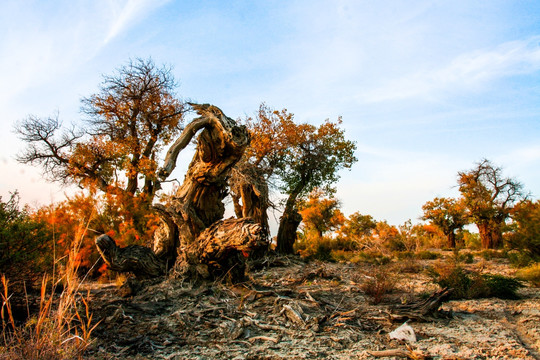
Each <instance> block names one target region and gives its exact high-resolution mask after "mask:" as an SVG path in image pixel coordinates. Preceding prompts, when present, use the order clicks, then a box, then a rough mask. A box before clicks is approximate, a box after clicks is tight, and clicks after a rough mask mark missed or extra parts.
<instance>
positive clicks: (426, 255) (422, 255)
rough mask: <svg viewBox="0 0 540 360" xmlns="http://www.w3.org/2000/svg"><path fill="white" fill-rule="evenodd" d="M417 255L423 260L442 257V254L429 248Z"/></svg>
mask: <svg viewBox="0 0 540 360" xmlns="http://www.w3.org/2000/svg"><path fill="white" fill-rule="evenodd" d="M415 255H416V257H417V258H418V259H421V260H435V259H438V258H440V257H441V254H439V253H436V252H433V251H428V250H423V251H419V252H417V253H416V254H415Z"/></svg>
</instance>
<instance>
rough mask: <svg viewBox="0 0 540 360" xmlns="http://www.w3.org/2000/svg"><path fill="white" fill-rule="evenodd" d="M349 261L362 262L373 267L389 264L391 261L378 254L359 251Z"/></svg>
mask: <svg viewBox="0 0 540 360" xmlns="http://www.w3.org/2000/svg"><path fill="white" fill-rule="evenodd" d="M350 261H351V262H353V263H359V262H363V263H368V264H375V265H386V264H389V263H390V262H391V261H392V259H391V258H390V257H388V256H385V255H383V254H381V253H380V252H374V251H359V252H357V253H356V255H355V256H354V257H353V258H352V259H351V260H350Z"/></svg>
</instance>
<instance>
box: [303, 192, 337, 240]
mask: <svg viewBox="0 0 540 360" xmlns="http://www.w3.org/2000/svg"><path fill="white" fill-rule="evenodd" d="M323 195H324V194H323V193H322V191H320V190H318V189H315V190H313V191H312V192H311V193H310V194H309V196H308V199H307V200H305V201H302V202H300V204H299V206H298V207H299V212H300V215H301V216H302V222H303V224H304V228H305V229H306V230H308V231H313V232H314V233H315V234H316V235H317V237H318V238H319V239H321V238H322V237H323V235H324V234H326V233H327V232H329V231H332V230H335V229H337V228H338V227H339V226H341V225H342V224H343V222H344V221H345V216H344V215H343V213H342V212H341V210H340V209H339V207H340V206H341V204H340V202H339V200H337V199H336V198H334V197H323Z"/></svg>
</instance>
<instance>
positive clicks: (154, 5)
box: [0, 0, 540, 225]
mask: <svg viewBox="0 0 540 360" xmlns="http://www.w3.org/2000/svg"><path fill="white" fill-rule="evenodd" d="M150 57H151V58H152V59H153V60H154V62H155V63H156V64H158V65H160V66H161V65H162V64H164V65H168V66H171V67H172V68H173V75H174V77H175V79H176V80H177V82H178V83H179V87H178V89H177V94H178V96H179V97H180V98H182V99H184V100H191V101H195V102H200V103H212V104H214V105H216V106H218V107H220V108H221V109H222V110H223V111H224V112H225V113H226V114H227V115H228V116H229V117H232V118H243V117H246V116H250V115H253V114H254V113H255V112H256V110H257V109H258V107H259V104H260V103H261V102H265V103H266V104H267V105H268V106H270V107H272V108H275V109H282V108H287V109H288V110H289V111H290V112H292V113H294V114H295V119H296V120H297V121H298V122H309V123H313V124H316V125H318V124H320V123H322V122H323V121H324V120H325V119H330V120H336V119H337V118H338V117H339V116H341V117H342V118H343V127H344V128H345V132H346V137H347V138H348V139H350V140H354V141H355V142H356V145H357V151H356V157H357V158H358V162H357V163H356V164H354V165H353V168H352V169H351V170H350V171H348V170H343V171H341V172H340V175H341V180H340V182H339V183H338V184H337V185H336V187H337V189H338V191H337V194H336V196H337V197H338V198H339V199H340V200H341V203H342V210H343V212H344V213H345V215H350V214H351V213H354V212H356V211H359V212H360V213H362V214H369V215H371V216H373V217H374V218H375V219H376V220H386V221H388V222H389V223H391V224H394V225H398V224H402V223H404V222H405V221H407V220H409V219H411V220H412V221H413V223H415V222H418V221H419V217H420V216H421V215H422V209H421V208H422V205H423V204H424V203H426V202H427V201H429V200H432V199H433V198H434V197H437V196H438V197H441V196H452V197H454V196H458V195H459V192H458V190H457V187H456V184H457V172H458V171H463V170H468V169H472V168H473V167H474V164H475V163H476V162H479V161H480V160H482V159H483V158H487V159H489V160H491V161H492V162H493V163H495V164H496V165H498V166H501V167H502V168H503V169H504V174H505V175H507V176H510V177H513V178H515V179H517V180H519V181H520V182H522V183H523V184H524V187H525V189H526V190H527V191H529V192H530V193H531V197H532V198H533V199H538V198H539V195H540V2H538V1H536V0H534V1H506V0H505V1H498V0H485V1H481V0H478V1H470V0H464V1H462V0H455V1H414V0H413V1H393V0H389V1H386V0H385V1H362V0H350V1H346V0H343V1H340V0H328V1H322V0H288V1H284V0H283V1H272V0H267V1H249V0H245V1H221V0H216V1H204V0H201V1H187V0H185V1H174V0H170V1H168V0H117V1H112V0H88V1H83V0H69V1H68V0H66V1H62V0H51V1H39V0H35V1H27V0H13V1H12V0H2V2H1V3H0V85H1V86H0V124H1V125H2V131H1V132H0V196H2V198H3V199H6V198H7V197H8V196H9V193H10V192H13V191H14V190H17V191H18V192H19V194H20V196H21V200H22V202H24V203H28V204H30V205H31V206H40V205H46V204H49V203H51V202H56V201H61V200H63V199H64V198H65V196H66V194H69V193H70V191H73V190H72V189H67V188H61V187H60V186H59V185H58V184H51V183H47V182H46V181H45V180H44V179H43V178H42V174H41V172H40V170H39V169H38V168H34V167H31V166H28V165H21V164H18V163H17V162H16V160H15V156H16V154H17V153H19V152H21V151H22V150H23V149H24V143H22V142H21V141H20V140H19V139H18V138H17V136H16V134H15V133H14V132H13V128H14V126H15V124H16V123H17V121H21V120H22V119H24V118H25V117H27V116H29V115H35V116H40V117H46V116H51V115H54V114H55V113H58V114H59V117H60V119H61V120H62V121H63V123H64V124H66V125H68V124H81V119H82V114H81V113H80V111H79V110H80V105H81V103H80V100H81V98H83V97H87V96H89V95H91V94H93V93H95V92H97V90H98V86H99V84H100V83H101V81H102V79H103V75H108V74H113V73H114V71H115V69H118V68H119V67H120V66H123V65H125V64H126V63H127V62H128V61H129V60H130V59H135V58H143V59H147V58H150ZM189 158H190V156H188V155H185V154H184V155H181V157H180V158H179V162H180V163H179V165H178V169H179V170H178V171H180V170H185V168H186V166H187V162H188V161H189ZM177 177H178V178H179V179H182V178H183V174H180V173H179V174H177ZM276 216H278V215H276Z"/></svg>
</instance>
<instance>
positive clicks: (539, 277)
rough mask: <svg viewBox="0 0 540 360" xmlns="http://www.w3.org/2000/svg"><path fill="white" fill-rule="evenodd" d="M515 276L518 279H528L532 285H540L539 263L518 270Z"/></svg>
mask: <svg viewBox="0 0 540 360" xmlns="http://www.w3.org/2000/svg"><path fill="white" fill-rule="evenodd" d="M516 276H517V278H518V279H521V280H525V281H530V282H531V283H532V284H533V285H534V286H536V287H540V263H535V264H532V265H530V266H528V267H526V268H523V269H521V270H519V271H518V272H517V273H516Z"/></svg>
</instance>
